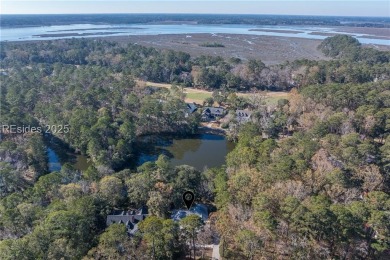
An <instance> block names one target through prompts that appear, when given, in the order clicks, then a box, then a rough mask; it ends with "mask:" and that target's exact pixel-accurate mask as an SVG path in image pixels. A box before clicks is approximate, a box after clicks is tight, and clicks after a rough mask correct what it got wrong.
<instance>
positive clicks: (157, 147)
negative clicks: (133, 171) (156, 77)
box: [47, 134, 235, 172]
mask: <svg viewBox="0 0 390 260" xmlns="http://www.w3.org/2000/svg"><path fill="white" fill-rule="evenodd" d="M234 146H235V144H234V143H233V142H230V141H228V140H227V139H226V137H225V136H223V135H217V134H197V135H191V136H187V137H174V136H168V135H162V136H156V135H151V136H144V137H141V138H139V139H138V141H137V142H136V143H135V144H134V148H135V150H136V151H138V153H136V154H135V156H134V157H133V159H132V163H129V165H130V166H132V167H137V166H140V165H142V164H143V163H145V162H150V161H156V160H157V158H158V156H159V155H160V154H164V155H166V156H168V157H169V158H170V162H171V164H172V165H173V166H177V165H183V164H186V165H190V166H193V167H195V168H196V169H198V170H200V171H201V170H203V169H204V168H205V167H207V168H211V167H218V166H222V165H223V164H225V157H226V155H227V154H228V153H229V152H230V151H232V150H233V149H234ZM47 147H48V148H47V153H48V158H49V171H50V172H52V171H59V170H61V165H63V164H65V163H70V164H71V165H73V167H74V168H75V169H77V170H80V171H85V170H86V169H88V167H89V166H90V165H91V162H90V161H89V159H88V157H87V156H85V155H80V154H76V153H73V152H72V151H71V150H70V149H69V148H67V147H64V146H63V145H61V143H59V141H58V140H51V141H48V142H47Z"/></svg>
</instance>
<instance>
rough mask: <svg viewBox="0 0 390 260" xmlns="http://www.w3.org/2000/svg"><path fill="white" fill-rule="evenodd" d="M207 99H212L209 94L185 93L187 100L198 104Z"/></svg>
mask: <svg viewBox="0 0 390 260" xmlns="http://www.w3.org/2000/svg"><path fill="white" fill-rule="evenodd" d="M209 97H212V94H211V93H187V94H186V98H187V99H189V100H194V101H197V102H198V103H203V101H204V100H205V99H206V98H209Z"/></svg>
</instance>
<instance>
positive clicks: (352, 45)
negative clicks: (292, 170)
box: [1, 35, 390, 91]
mask: <svg viewBox="0 0 390 260" xmlns="http://www.w3.org/2000/svg"><path fill="white" fill-rule="evenodd" d="M319 48H320V49H321V50H322V51H323V52H324V53H325V54H326V55H328V56H331V57H339V58H340V59H336V60H330V61H309V60H297V61H294V62H291V63H290V62H287V63H285V64H281V65H273V66H266V65H265V64H264V63H263V62H262V61H260V60H248V61H241V60H240V59H237V58H236V59H234V58H233V59H229V60H224V59H223V58H221V57H213V56H200V57H197V58H191V57H190V55H189V54H186V53H183V52H174V51H161V50H156V49H154V48H147V47H143V46H140V45H136V44H120V43H115V42H108V41H102V40H95V41H92V40H86V39H72V40H58V41H45V42H43V43H41V44H39V45H38V44H36V43H6V44H4V46H3V48H2V53H1V65H2V66H3V67H4V68H15V69H16V68H23V67H26V66H28V67H37V66H40V67H42V69H43V68H44V70H45V72H46V73H47V74H50V73H52V70H53V68H52V67H53V66H58V63H61V64H62V65H63V66H66V65H65V64H67V65H77V67H78V68H79V70H80V71H79V72H78V73H79V74H84V73H85V72H83V69H84V66H82V67H80V65H87V66H88V67H98V68H99V69H98V70H105V71H108V72H109V73H112V74H114V75H116V74H124V75H129V76H132V77H135V78H138V79H143V80H149V81H154V82H165V83H174V84H182V85H184V86H193V87H197V88H205V89H223V88H227V89H232V90H239V91H248V90H250V89H252V88H257V89H268V90H289V89H291V88H293V87H300V86H302V85H309V84H323V83H333V82H335V83H365V82H373V81H376V80H385V79H389V76H388V75H390V72H389V71H390V68H389V59H390V54H389V52H385V51H378V50H375V49H373V48H366V47H362V46H360V43H359V42H358V41H357V40H356V39H355V38H353V37H351V36H346V35H338V36H334V37H330V38H327V39H325V40H324V42H323V43H322V44H321V45H320V46H319ZM73 69H74V70H76V69H75V68H73ZM76 71H77V70H76ZM95 73H99V72H97V71H96V72H95Z"/></svg>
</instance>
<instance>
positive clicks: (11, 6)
mask: <svg viewBox="0 0 390 260" xmlns="http://www.w3.org/2000/svg"><path fill="white" fill-rule="evenodd" d="M0 1H1V2H0V3H1V14H70V13H212V14H221V13H222V14H284V15H331V16H381V17H390V0H385V1H383V0H382V1H352V0H344V1H336V0H311V1H306V0H298V1H297V0H294V1H293V0H283V1H282V0H273V1H269V0H252V1H233V0H230V1H229V0H228V1H218V0H217V1H215V0H214V1H207V0H198V1H193V0H192V1H190V0H174V1H172V0H171V1H164V0H160V1H156V0H154V1H152V0H150V1H148V0H144V1H136V0H113V1H102V0H79V1H74V0H68V1H65V0H45V1H36V0H24V1H23V0H0Z"/></svg>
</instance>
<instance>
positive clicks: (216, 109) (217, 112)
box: [203, 107, 225, 115]
mask: <svg viewBox="0 0 390 260" xmlns="http://www.w3.org/2000/svg"><path fill="white" fill-rule="evenodd" d="M206 113H208V114H211V115H223V113H225V109H224V108H222V107H205V108H204V109H203V114H206Z"/></svg>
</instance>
